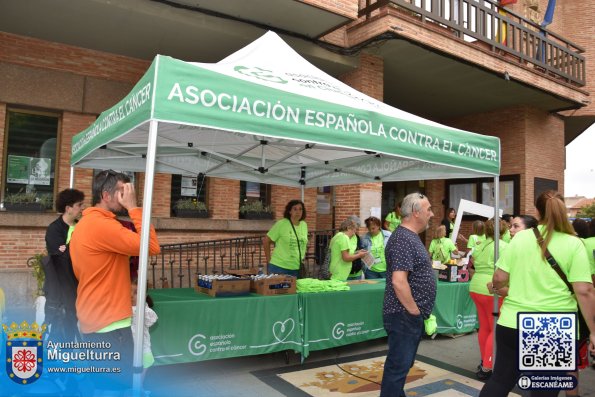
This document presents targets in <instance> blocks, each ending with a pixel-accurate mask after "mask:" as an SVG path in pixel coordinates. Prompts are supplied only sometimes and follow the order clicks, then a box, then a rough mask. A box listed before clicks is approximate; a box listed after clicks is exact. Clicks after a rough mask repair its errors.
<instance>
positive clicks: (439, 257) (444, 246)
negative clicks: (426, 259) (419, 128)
mask: <svg viewBox="0 0 595 397" xmlns="http://www.w3.org/2000/svg"><path fill="white" fill-rule="evenodd" d="M429 251H430V257H431V258H432V260H433V261H440V263H446V262H448V261H449V260H450V258H451V254H455V255H456V254H458V253H459V251H458V250H457V246H456V245H455V243H453V242H452V240H451V239H448V238H446V227H444V225H440V226H438V227H437V228H436V229H435V230H434V236H433V239H432V242H431V243H430V248H429Z"/></svg>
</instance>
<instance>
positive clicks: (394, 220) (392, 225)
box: [383, 211, 401, 271]
mask: <svg viewBox="0 0 595 397" xmlns="http://www.w3.org/2000/svg"><path fill="white" fill-rule="evenodd" d="M384 220H385V221H387V222H388V230H389V231H391V232H394V231H395V229H396V228H398V227H399V225H400V224H401V217H400V216H397V214H395V212H394V211H393V212H391V213H389V214H388V215H387V216H386V218H384ZM383 271H384V270H383Z"/></svg>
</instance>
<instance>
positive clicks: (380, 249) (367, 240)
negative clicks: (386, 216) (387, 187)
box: [362, 216, 390, 278]
mask: <svg viewBox="0 0 595 397" xmlns="http://www.w3.org/2000/svg"><path fill="white" fill-rule="evenodd" d="M364 223H365V224H366V227H367V228H368V233H366V234H365V235H364V237H362V246H363V248H364V249H365V250H366V251H368V252H369V253H370V254H372V256H373V257H374V263H373V264H372V266H370V267H368V266H366V265H364V266H365V267H364V274H365V276H366V278H386V258H385V257H384V247H386V243H387V242H388V239H389V238H390V232H389V231H387V230H382V229H381V228H380V219H378V218H376V217H375V216H371V217H369V218H368V219H366V220H365V221H364Z"/></svg>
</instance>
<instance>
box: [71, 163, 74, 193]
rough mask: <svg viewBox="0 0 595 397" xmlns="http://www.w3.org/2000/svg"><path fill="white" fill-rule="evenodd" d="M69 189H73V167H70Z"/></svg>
mask: <svg viewBox="0 0 595 397" xmlns="http://www.w3.org/2000/svg"><path fill="white" fill-rule="evenodd" d="M70 188H71V189H73V188H74V167H70Z"/></svg>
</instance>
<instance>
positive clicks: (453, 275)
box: [438, 264, 459, 283]
mask: <svg viewBox="0 0 595 397" xmlns="http://www.w3.org/2000/svg"><path fill="white" fill-rule="evenodd" d="M438 280H440V281H447V282H449V283H456V282H457V281H459V267H458V266H457V265H450V264H446V269H443V270H438Z"/></svg>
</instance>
